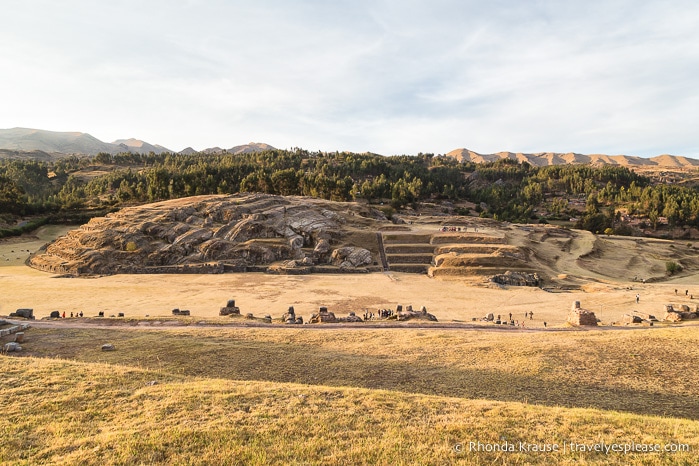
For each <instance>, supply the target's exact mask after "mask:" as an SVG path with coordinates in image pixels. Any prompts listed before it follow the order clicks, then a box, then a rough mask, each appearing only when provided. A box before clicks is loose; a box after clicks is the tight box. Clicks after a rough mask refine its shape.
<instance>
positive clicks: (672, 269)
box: [665, 261, 682, 275]
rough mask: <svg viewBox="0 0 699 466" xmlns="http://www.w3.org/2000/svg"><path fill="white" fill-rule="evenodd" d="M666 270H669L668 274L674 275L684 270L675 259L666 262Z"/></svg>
mask: <svg viewBox="0 0 699 466" xmlns="http://www.w3.org/2000/svg"><path fill="white" fill-rule="evenodd" d="M665 270H666V271H667V273H668V275H674V274H676V273H677V272H681V271H682V266H681V265H680V264H678V263H677V262H675V261H669V262H665Z"/></svg>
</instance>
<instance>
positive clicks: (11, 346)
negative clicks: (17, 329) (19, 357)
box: [3, 341, 22, 353]
mask: <svg viewBox="0 0 699 466" xmlns="http://www.w3.org/2000/svg"><path fill="white" fill-rule="evenodd" d="M3 350H4V351H5V352H6V353H12V352H14V351H22V347H21V346H19V343H16V342H14V341H12V342H10V343H5V345H4V346H3Z"/></svg>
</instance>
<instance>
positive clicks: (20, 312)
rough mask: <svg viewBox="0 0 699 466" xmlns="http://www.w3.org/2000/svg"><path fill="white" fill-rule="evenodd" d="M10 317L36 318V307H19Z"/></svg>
mask: <svg viewBox="0 0 699 466" xmlns="http://www.w3.org/2000/svg"><path fill="white" fill-rule="evenodd" d="M10 317H22V318H24V319H34V309H17V310H16V311H15V312H12V313H11V314H10Z"/></svg>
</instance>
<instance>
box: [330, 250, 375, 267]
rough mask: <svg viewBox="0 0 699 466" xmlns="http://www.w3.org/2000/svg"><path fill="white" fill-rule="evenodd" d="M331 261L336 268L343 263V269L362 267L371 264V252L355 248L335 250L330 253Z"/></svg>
mask: <svg viewBox="0 0 699 466" xmlns="http://www.w3.org/2000/svg"><path fill="white" fill-rule="evenodd" d="M331 260H332V263H333V264H335V265H338V266H342V265H343V263H345V264H344V266H345V267H349V266H351V267H363V266H365V265H371V263H372V257H371V252H370V251H369V250H367V249H364V248H360V247H355V246H346V247H343V248H338V249H335V250H334V251H333V252H332V255H331Z"/></svg>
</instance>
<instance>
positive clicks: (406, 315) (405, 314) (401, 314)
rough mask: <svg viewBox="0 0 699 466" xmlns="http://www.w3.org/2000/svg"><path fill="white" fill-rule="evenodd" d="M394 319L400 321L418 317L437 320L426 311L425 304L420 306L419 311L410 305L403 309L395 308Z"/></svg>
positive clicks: (432, 320)
mask: <svg viewBox="0 0 699 466" xmlns="http://www.w3.org/2000/svg"><path fill="white" fill-rule="evenodd" d="M395 316H396V320H398V321H400V322H404V321H406V320H413V319H419V320H429V321H431V322H437V318H436V317H435V316H434V315H432V314H430V313H428V312H427V308H426V307H425V306H422V308H420V310H419V311H413V307H412V306H407V307H406V308H405V310H404V311H402V310H396V314H395Z"/></svg>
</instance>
